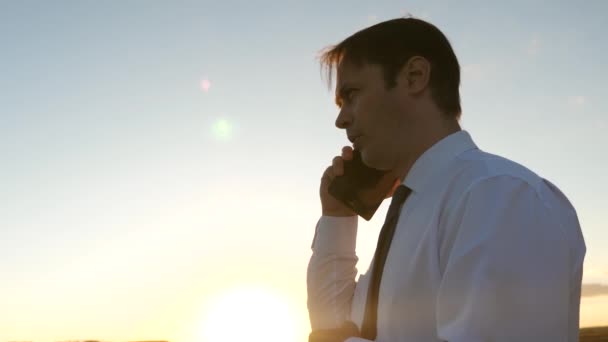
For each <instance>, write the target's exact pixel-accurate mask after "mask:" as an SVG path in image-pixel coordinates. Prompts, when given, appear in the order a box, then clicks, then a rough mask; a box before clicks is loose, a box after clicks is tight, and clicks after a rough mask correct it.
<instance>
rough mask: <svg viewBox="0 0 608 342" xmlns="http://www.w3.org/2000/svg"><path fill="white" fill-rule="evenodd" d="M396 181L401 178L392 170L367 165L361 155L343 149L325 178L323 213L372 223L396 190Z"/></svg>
mask: <svg viewBox="0 0 608 342" xmlns="http://www.w3.org/2000/svg"><path fill="white" fill-rule="evenodd" d="M397 181H398V177H395V176H394V175H392V174H391V173H390V172H389V171H382V170H377V169H374V168H371V167H369V166H367V165H365V164H364V163H363V160H362V159H361V153H360V152H359V151H358V150H354V151H353V150H352V149H351V148H350V147H348V146H347V147H345V148H344V149H343V150H342V157H336V158H334V161H333V164H332V166H330V167H329V168H328V169H327V170H326V172H325V174H324V175H323V179H322V181H321V202H322V205H323V211H324V214H328V215H332V216H352V215H355V214H357V215H359V216H361V217H363V218H364V219H366V220H368V221H369V220H370V219H371V218H372V216H373V215H374V213H375V212H376V210H377V209H378V207H379V206H380V204H381V203H382V201H383V200H384V199H385V198H386V197H387V195H388V194H390V192H391V191H392V190H394V188H395V184H396V182H397ZM324 190H325V191H324ZM324 192H325V193H324ZM324 195H325V196H324ZM328 197H329V198H328Z"/></svg>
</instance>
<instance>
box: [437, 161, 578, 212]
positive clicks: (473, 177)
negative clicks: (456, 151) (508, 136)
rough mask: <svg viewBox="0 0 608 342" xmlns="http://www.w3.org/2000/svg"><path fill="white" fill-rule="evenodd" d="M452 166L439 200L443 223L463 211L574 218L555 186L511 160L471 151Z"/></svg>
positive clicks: (569, 207) (565, 198)
mask: <svg viewBox="0 0 608 342" xmlns="http://www.w3.org/2000/svg"><path fill="white" fill-rule="evenodd" d="M452 165H453V166H452V167H451V169H450V173H449V176H448V177H447V178H448V180H447V182H446V183H445V185H446V186H445V190H444V193H443V196H442V208H441V211H440V212H441V214H440V222H442V223H447V222H449V221H453V220H458V219H459V217H460V216H461V215H463V214H464V213H463V210H464V209H476V211H478V212H479V214H482V213H483V212H484V211H486V210H487V209H488V208H493V209H496V208H500V207H502V208H504V209H507V208H510V209H511V210H512V209H514V208H520V209H521V210H526V209H532V208H536V209H542V210H543V211H547V210H548V211H550V212H554V213H558V214H557V215H558V216H561V215H563V213H559V212H568V213H570V215H571V216H573V217H576V213H575V211H574V207H573V206H572V204H571V203H570V201H569V200H568V198H567V197H566V196H565V195H564V194H563V193H562V192H561V191H560V190H559V189H558V187H557V186H556V185H554V184H553V183H551V182H549V181H548V180H546V179H544V178H543V177H541V176H539V175H538V174H537V173H535V172H534V171H532V170H530V169H529V168H527V167H525V166H524V165H522V164H519V163H517V162H515V161H513V160H510V159H508V158H505V157H502V156H498V155H495V154H491V153H487V152H484V151H481V150H478V149H474V150H470V151H467V152H465V153H463V154H461V155H460V156H459V157H458V158H457V160H456V161H455V162H454V163H453V164H452ZM524 203H525V204H526V205H525V206H522V205H521V204H524ZM446 221H447V222H446Z"/></svg>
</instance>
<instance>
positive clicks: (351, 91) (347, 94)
mask: <svg viewBox="0 0 608 342" xmlns="http://www.w3.org/2000/svg"><path fill="white" fill-rule="evenodd" d="M356 92H357V89H354V88H350V89H347V90H346V91H345V92H344V100H345V101H347V102H350V101H352V99H353V98H354V95H355V93H356Z"/></svg>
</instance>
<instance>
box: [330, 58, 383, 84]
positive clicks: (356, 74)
mask: <svg viewBox="0 0 608 342" xmlns="http://www.w3.org/2000/svg"><path fill="white" fill-rule="evenodd" d="M380 77H381V68H380V66H379V65H376V64H369V63H361V64H358V63H353V62H342V63H340V64H338V67H337V68H336V89H340V87H342V85H344V84H348V83H351V82H373V81H374V80H376V79H379V78H380Z"/></svg>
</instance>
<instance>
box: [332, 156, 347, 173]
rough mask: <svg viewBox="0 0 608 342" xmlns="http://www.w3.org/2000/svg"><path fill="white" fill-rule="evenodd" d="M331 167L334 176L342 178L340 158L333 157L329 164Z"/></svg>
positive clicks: (341, 161)
mask: <svg viewBox="0 0 608 342" xmlns="http://www.w3.org/2000/svg"><path fill="white" fill-rule="evenodd" d="M331 166H332V167H333V169H334V175H336V176H342V175H343V174H344V161H343V160H342V157H335V158H334V159H333V160H332V162H331Z"/></svg>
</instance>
